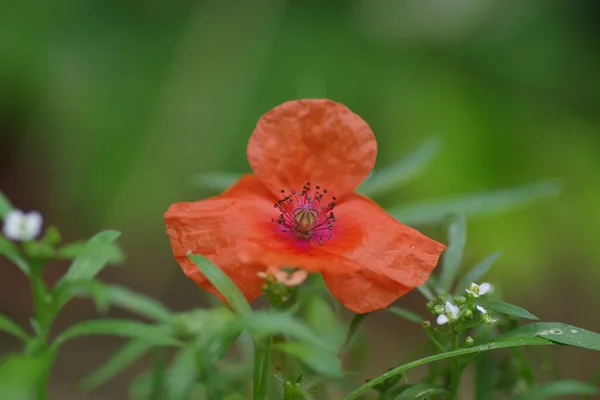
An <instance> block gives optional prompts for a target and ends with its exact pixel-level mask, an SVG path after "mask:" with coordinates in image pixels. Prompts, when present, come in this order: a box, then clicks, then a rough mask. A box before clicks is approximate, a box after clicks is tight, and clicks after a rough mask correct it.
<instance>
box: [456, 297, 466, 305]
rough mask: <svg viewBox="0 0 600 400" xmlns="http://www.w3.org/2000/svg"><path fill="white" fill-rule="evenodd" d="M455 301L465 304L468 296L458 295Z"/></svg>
mask: <svg viewBox="0 0 600 400" xmlns="http://www.w3.org/2000/svg"><path fill="white" fill-rule="evenodd" d="M453 301H454V304H458V305H463V304H466V303H467V298H466V297H465V296H457V297H455V298H454V300H453Z"/></svg>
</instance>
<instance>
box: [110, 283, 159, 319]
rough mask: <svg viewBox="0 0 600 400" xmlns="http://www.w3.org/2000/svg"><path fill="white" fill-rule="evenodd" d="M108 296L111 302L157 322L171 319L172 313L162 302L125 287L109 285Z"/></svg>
mask: <svg viewBox="0 0 600 400" xmlns="http://www.w3.org/2000/svg"><path fill="white" fill-rule="evenodd" d="M107 296H108V300H109V302H110V304H112V305H114V306H117V307H120V308H122V309H125V310H128V311H131V312H133V313H135V314H138V315H140V316H144V317H147V318H150V319H152V320H155V321H157V322H168V321H169V320H170V319H171V313H170V312H169V310H167V308H166V307H165V306H163V305H162V304H161V303H160V302H158V301H157V300H154V299H152V298H150V297H148V296H145V295H143V294H140V293H135V292H133V291H131V290H129V289H126V288H124V287H121V286H109V287H108V288H107Z"/></svg>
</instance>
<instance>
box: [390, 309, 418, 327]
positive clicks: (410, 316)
mask: <svg viewBox="0 0 600 400" xmlns="http://www.w3.org/2000/svg"><path fill="white" fill-rule="evenodd" d="M389 310H390V311H391V312H392V313H393V314H396V315H397V316H399V317H400V318H404V319H405V320H407V321H410V322H414V323H416V324H422V323H423V322H424V321H425V320H424V319H423V317H421V316H420V315H419V314H417V313H415V312H412V311H409V310H405V309H404V308H400V307H390V309H389Z"/></svg>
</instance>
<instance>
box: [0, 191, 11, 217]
mask: <svg viewBox="0 0 600 400" xmlns="http://www.w3.org/2000/svg"><path fill="white" fill-rule="evenodd" d="M12 208H13V207H12V205H11V204H10V201H8V199H7V198H6V196H5V195H4V194H3V193H2V192H0V219H4V217H5V216H6V214H8V212H9V211H10V210H12Z"/></svg>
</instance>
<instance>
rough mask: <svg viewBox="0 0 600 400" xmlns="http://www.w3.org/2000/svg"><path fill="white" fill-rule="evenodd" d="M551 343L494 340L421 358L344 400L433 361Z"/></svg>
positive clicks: (532, 339)
mask: <svg viewBox="0 0 600 400" xmlns="http://www.w3.org/2000/svg"><path fill="white" fill-rule="evenodd" d="M551 344H552V341H550V340H548V339H544V338H543V337H515V338H510V339H505V340H496V341H493V342H489V343H486V344H481V345H478V346H473V347H469V348H463V349H458V350H452V351H449V352H446V353H439V354H434V355H432V356H429V357H425V358H421V359H419V360H415V361H411V362H409V363H406V364H404V365H400V366H399V367H396V368H393V369H391V370H389V371H387V372H385V373H383V374H382V375H379V376H378V377H376V378H373V379H371V380H370V381H368V382H367V383H365V384H364V385H362V386H361V387H359V388H358V389H356V390H354V391H353V392H352V393H350V394H349V395H348V397H346V400H352V399H356V398H357V397H359V396H360V395H361V394H362V393H364V392H366V391H367V390H369V389H370V388H372V387H374V386H377V385H379V384H380V383H382V382H384V381H385V380H387V379H389V378H392V377H395V376H397V375H399V374H402V373H404V372H406V371H408V370H409V369H412V368H416V367H419V366H421V365H424V364H429V363H431V362H434V361H439V360H444V359H446V358H452V357H458V356H462V355H465V354H473V353H480V352H484V351H490V350H496V349H504V348H509V347H519V346H540V345H551Z"/></svg>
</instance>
